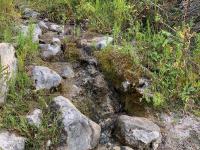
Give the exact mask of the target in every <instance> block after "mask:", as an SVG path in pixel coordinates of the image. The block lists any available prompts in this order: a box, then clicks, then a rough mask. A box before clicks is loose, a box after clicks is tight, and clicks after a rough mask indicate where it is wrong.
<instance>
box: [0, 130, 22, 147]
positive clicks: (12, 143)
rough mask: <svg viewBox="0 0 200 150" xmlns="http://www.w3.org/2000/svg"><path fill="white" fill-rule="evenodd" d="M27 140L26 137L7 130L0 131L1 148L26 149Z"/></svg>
mask: <svg viewBox="0 0 200 150" xmlns="http://www.w3.org/2000/svg"><path fill="white" fill-rule="evenodd" d="M25 141H26V139H25V138H23V137H19V136H16V135H15V134H12V133H9V132H7V131H3V132H0V149H2V150H25Z"/></svg>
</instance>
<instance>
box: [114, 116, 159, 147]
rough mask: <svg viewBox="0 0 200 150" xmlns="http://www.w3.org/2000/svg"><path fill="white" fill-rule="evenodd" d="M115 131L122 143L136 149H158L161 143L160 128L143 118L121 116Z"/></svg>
mask: <svg viewBox="0 0 200 150" xmlns="http://www.w3.org/2000/svg"><path fill="white" fill-rule="evenodd" d="M115 131H116V137H117V138H118V139H119V140H120V141H123V143H124V144H126V145H128V146H130V147H132V148H136V149H149V148H151V147H152V148H153V149H157V148H158V145H159V143H160V142H161V133H160V128H159V127H158V126H157V125H156V124H154V123H153V122H152V121H149V120H148V119H146V118H142V117H130V116H125V115H122V116H120V117H119V118H118V120H117V127H116V130H115Z"/></svg>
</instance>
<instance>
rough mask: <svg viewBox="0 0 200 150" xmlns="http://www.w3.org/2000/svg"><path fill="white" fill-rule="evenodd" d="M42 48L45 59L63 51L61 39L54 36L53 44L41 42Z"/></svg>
mask: <svg viewBox="0 0 200 150" xmlns="http://www.w3.org/2000/svg"><path fill="white" fill-rule="evenodd" d="M40 49H42V57H43V58H44V59H49V58H52V57H53V56H56V55H57V54H58V53H59V52H60V51H61V41H60V39H58V38H53V40H52V43H51V44H40Z"/></svg>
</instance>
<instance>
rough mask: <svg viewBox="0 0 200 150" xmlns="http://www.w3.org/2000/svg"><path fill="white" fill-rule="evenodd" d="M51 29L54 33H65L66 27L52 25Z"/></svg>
mask: <svg viewBox="0 0 200 150" xmlns="http://www.w3.org/2000/svg"><path fill="white" fill-rule="evenodd" d="M49 29H50V30H51V31H53V32H58V33H64V26H62V25H57V24H53V23H52V24H50V26H49Z"/></svg>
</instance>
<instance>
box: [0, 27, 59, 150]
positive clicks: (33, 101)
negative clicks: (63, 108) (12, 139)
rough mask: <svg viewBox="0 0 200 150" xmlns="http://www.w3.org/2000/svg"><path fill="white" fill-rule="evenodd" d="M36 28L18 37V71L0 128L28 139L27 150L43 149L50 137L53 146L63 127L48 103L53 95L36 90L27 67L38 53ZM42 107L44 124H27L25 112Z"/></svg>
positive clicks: (2, 115)
mask: <svg viewBox="0 0 200 150" xmlns="http://www.w3.org/2000/svg"><path fill="white" fill-rule="evenodd" d="M32 31H33V27H32V25H30V29H29V32H30V34H29V36H27V37H25V36H23V35H22V34H19V36H18V38H17V45H18V47H17V49H16V52H17V54H16V55H17V58H18V71H17V74H16V77H15V78H14V79H12V80H11V81H10V82H9V92H8V95H7V99H6V103H5V104H4V106H3V107H2V108H0V109H1V113H0V128H1V129H7V130H8V131H12V132H13V131H14V132H15V133H17V134H19V135H21V136H24V137H26V138H27V141H26V148H25V149H27V150H41V149H44V148H45V146H46V143H47V141H48V140H51V143H52V147H53V146H55V145H57V143H58V142H59V140H58V137H59V135H60V130H59V127H58V120H57V118H58V115H59V114H56V113H53V112H51V111H50V110H49V109H50V108H48V107H47V106H48V105H49V104H50V102H51V99H52V97H50V96H48V95H49V94H48V93H47V92H45V91H41V92H35V91H34V89H33V87H32V80H31V79H30V77H29V75H28V74H27V70H26V66H28V65H30V64H31V60H32V58H33V57H35V55H37V54H38V44H36V43H33V42H32ZM34 108H39V109H41V110H42V111H43V114H42V115H43V118H42V124H41V126H40V127H39V128H37V127H35V126H33V125H30V124H28V122H27V119H26V115H27V114H28V113H30V112H31V111H33V109H34Z"/></svg>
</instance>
